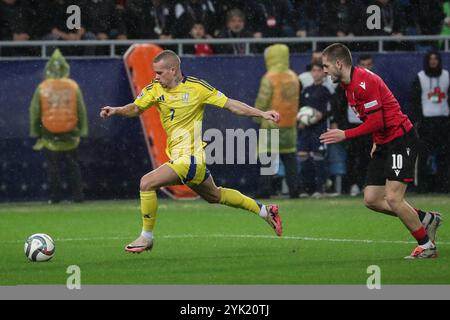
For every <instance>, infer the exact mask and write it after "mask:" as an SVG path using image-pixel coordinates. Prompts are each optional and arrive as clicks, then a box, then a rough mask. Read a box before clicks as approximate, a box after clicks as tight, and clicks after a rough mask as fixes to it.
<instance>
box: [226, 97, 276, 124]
mask: <svg viewBox="0 0 450 320" xmlns="http://www.w3.org/2000/svg"><path fill="white" fill-rule="evenodd" d="M224 108H225V109H228V110H230V111H231V112H233V113H235V114H238V115H241V116H247V117H261V118H264V119H266V120H272V121H273V122H275V123H277V122H278V121H279V120H280V115H279V114H278V112H276V111H272V110H270V111H265V112H264V111H261V110H259V109H256V108H253V107H250V106H249V105H248V104H246V103H243V102H241V101H239V100H233V99H228V100H227V102H226V103H225V106H224Z"/></svg>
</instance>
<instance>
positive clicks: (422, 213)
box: [414, 209, 427, 222]
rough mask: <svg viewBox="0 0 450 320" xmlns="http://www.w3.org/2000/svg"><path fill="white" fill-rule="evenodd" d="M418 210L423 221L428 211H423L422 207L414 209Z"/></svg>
mask: <svg viewBox="0 0 450 320" xmlns="http://www.w3.org/2000/svg"><path fill="white" fill-rule="evenodd" d="M414 210H416V212H417V215H418V216H419V220H420V222H422V221H423V219H425V216H426V215H427V213H426V212H425V211H422V210H420V209H414Z"/></svg>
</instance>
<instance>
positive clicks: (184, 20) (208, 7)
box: [172, 0, 219, 38]
mask: <svg viewBox="0 0 450 320" xmlns="http://www.w3.org/2000/svg"><path fill="white" fill-rule="evenodd" d="M174 8H175V9H174V18H175V19H174V23H173V29H172V34H173V36H174V37H175V38H189V37H190V35H189V31H190V30H189V29H188V28H186V26H192V25H193V24H194V22H201V23H203V25H204V26H205V27H206V28H207V29H206V33H207V34H209V35H211V36H213V35H216V34H218V28H219V26H217V25H216V19H217V18H216V8H215V6H214V4H213V2H212V1H211V0H185V1H178V2H177V3H175V7H174Z"/></svg>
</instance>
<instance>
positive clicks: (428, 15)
mask: <svg viewBox="0 0 450 320" xmlns="http://www.w3.org/2000/svg"><path fill="white" fill-rule="evenodd" d="M73 2H74V1H69V0H0V40H13V41H17V40H22V41H24V40H41V39H44V40H92V39H97V40H104V39H174V38H192V35H191V29H192V27H193V26H194V25H195V24H202V25H203V27H204V29H205V36H204V37H205V38H211V37H214V38H243V37H245V38H247V37H255V38H261V37H311V36H338V37H343V38H346V37H351V36H370V35H392V36H395V35H402V34H404V35H417V34H422V35H436V34H439V33H441V29H442V27H443V24H444V21H446V19H445V18H446V15H445V14H444V5H445V3H447V2H448V1H443V0H319V1H316V0H246V1H237V0H79V1H76V4H77V5H78V6H79V8H80V9H81V28H80V29H75V30H70V28H68V27H67V23H66V22H67V20H68V18H69V16H70V14H69V13H67V8H68V7H69V6H70V5H72V4H73ZM370 5H377V6H378V7H379V8H380V17H381V20H380V22H381V26H380V28H379V29H370V28H368V27H367V23H366V22H367V19H368V18H369V16H370V13H368V12H367V8H368V7H369V6H370ZM447 5H448V4H447ZM230 12H232V15H230ZM236 17H237V18H236ZM233 18H236V19H238V20H239V19H240V20H241V22H240V25H239V27H236V25H237V24H239V23H236V22H234V25H233V23H231V25H232V26H234V29H233V28H232V27H230V20H232V19H233ZM344 40H345V39H344ZM344 40H343V41H344ZM390 48H391V49H408V48H406V47H405V45H404V44H399V43H398V42H394V41H393V43H392V45H390ZM353 49H356V50H357V49H370V44H366V45H364V44H360V45H359V47H357V48H353ZM388 49H389V46H388ZM241 52H242V49H241V48H236V47H230V46H219V47H215V48H214V53H236V54H238V53H241Z"/></svg>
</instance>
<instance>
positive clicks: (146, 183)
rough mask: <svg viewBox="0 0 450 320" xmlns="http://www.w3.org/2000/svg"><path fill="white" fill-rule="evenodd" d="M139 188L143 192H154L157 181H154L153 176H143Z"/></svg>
mask: <svg viewBox="0 0 450 320" xmlns="http://www.w3.org/2000/svg"><path fill="white" fill-rule="evenodd" d="M139 187H140V190H141V191H154V190H156V187H157V185H156V181H155V179H152V177H151V176H143V177H142V178H141V183H140V186H139Z"/></svg>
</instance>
